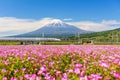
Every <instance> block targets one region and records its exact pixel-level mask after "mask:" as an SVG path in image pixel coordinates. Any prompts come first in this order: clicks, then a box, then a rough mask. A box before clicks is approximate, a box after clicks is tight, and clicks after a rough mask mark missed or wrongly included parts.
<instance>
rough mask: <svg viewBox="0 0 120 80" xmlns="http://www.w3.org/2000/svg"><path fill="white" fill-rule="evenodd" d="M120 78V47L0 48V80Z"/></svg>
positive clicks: (100, 79) (47, 46)
mask: <svg viewBox="0 0 120 80" xmlns="http://www.w3.org/2000/svg"><path fill="white" fill-rule="evenodd" d="M115 79H118V80H119V79H120V46H104V45H101V46H93V45H91V46H76V45H66V46H65V45H62V46H59V45H57V46H56V45H53V46H50V45H46V46H45V45H44V46H0V80H115Z"/></svg>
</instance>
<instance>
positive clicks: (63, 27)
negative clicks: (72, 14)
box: [19, 19, 89, 36]
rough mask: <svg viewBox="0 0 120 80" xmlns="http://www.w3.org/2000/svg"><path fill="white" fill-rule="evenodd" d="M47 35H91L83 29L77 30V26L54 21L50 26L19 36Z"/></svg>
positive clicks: (57, 20)
mask: <svg viewBox="0 0 120 80" xmlns="http://www.w3.org/2000/svg"><path fill="white" fill-rule="evenodd" d="M43 33H44V34H45V35H49V36H50V35H52V36H53V35H55V36H57V35H70V34H76V33H80V34H83V33H89V31H85V30H82V29H79V28H77V27H76V26H73V25H69V24H66V23H65V22H63V21H61V20H59V19H54V20H51V21H50V22H49V23H48V24H46V25H45V26H43V27H42V28H39V29H37V30H35V31H32V32H29V33H26V34H22V35H19V36H41V35H42V34H43Z"/></svg>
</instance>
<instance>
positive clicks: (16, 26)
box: [0, 17, 53, 36]
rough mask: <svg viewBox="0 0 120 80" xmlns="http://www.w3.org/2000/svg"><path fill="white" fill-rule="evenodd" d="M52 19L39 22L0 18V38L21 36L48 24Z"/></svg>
mask: <svg viewBox="0 0 120 80" xmlns="http://www.w3.org/2000/svg"><path fill="white" fill-rule="evenodd" d="M51 20H53V19H52V18H43V19H40V20H31V19H18V18H15V17H0V36H9V35H16V34H23V33H27V32H30V31H33V30H36V29H38V28H41V27H43V26H44V25H46V24H48V23H49V22H50V21H51Z"/></svg>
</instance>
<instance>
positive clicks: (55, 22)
mask: <svg viewBox="0 0 120 80" xmlns="http://www.w3.org/2000/svg"><path fill="white" fill-rule="evenodd" d="M50 24H63V22H62V21H61V20H60V19H53V20H52V21H51V22H50Z"/></svg>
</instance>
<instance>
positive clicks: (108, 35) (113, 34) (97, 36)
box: [70, 28, 120, 42]
mask: <svg viewBox="0 0 120 80" xmlns="http://www.w3.org/2000/svg"><path fill="white" fill-rule="evenodd" d="M119 37H120V28H118V29H114V30H108V31H102V32H93V33H89V34H81V35H80V37H79V39H91V40H95V41H102V42H103V41H108V42H111V41H114V42H115V41H120V39H119ZM70 38H71V39H73V38H74V39H75V37H70ZM76 39H77V37H76Z"/></svg>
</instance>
